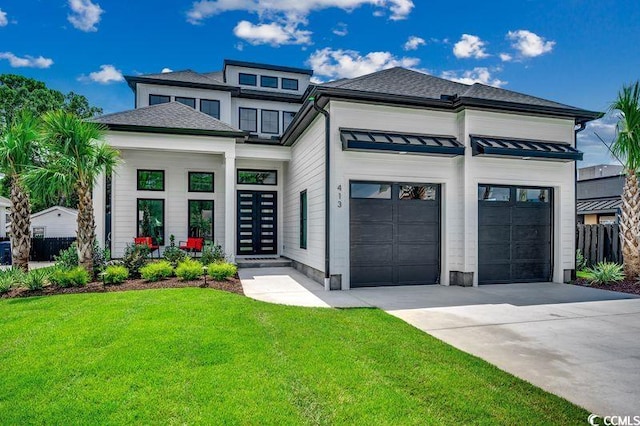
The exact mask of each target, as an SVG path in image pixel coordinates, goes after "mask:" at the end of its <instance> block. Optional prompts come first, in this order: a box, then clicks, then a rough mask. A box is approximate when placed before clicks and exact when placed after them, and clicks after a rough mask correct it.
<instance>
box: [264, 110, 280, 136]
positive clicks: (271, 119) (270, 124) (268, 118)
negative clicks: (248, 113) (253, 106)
mask: <svg viewBox="0 0 640 426" xmlns="http://www.w3.org/2000/svg"><path fill="white" fill-rule="evenodd" d="M261 113H262V133H272V134H276V135H277V134H278V111H272V110H268V109H263V110H262V111H261Z"/></svg>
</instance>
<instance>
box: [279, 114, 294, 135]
mask: <svg viewBox="0 0 640 426" xmlns="http://www.w3.org/2000/svg"><path fill="white" fill-rule="evenodd" d="M285 114H293V115H292V116H291V121H290V122H289V124H288V125H286V126H285V124H284V116H285ZM295 116H296V113H295V112H293V111H282V131H283V132H286V131H287V129H288V128H289V126H290V125H291V123H293V119H294V118H295Z"/></svg>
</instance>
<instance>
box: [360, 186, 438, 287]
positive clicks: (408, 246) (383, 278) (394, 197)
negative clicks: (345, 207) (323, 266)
mask: <svg viewBox="0 0 640 426" xmlns="http://www.w3.org/2000/svg"><path fill="white" fill-rule="evenodd" d="M350 198H351V199H350V206H349V215H350V239H351V244H350V265H351V266H350V271H351V287H373V286H382V285H417V284H436V283H438V282H439V280H440V187H439V185H433V184H398V183H385V182H352V183H351V188H350Z"/></svg>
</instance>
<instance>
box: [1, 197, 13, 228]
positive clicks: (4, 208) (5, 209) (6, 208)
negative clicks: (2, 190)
mask: <svg viewBox="0 0 640 426" xmlns="http://www.w3.org/2000/svg"><path fill="white" fill-rule="evenodd" d="M10 211H11V200H9V199H8V198H7V197H2V196H0V238H6V237H7V223H9V213H10Z"/></svg>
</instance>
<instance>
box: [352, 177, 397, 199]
mask: <svg viewBox="0 0 640 426" xmlns="http://www.w3.org/2000/svg"><path fill="white" fill-rule="evenodd" d="M356 185H366V186H373V185H378V186H380V187H382V185H388V186H389V191H388V193H389V196H388V197H387V196H385V197H360V196H356V194H354V192H355V190H354V187H355V186H356ZM386 193H387V191H385V192H384V193H383V192H378V194H386ZM349 199H352V200H393V184H392V183H390V182H381V181H351V182H349Z"/></svg>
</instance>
